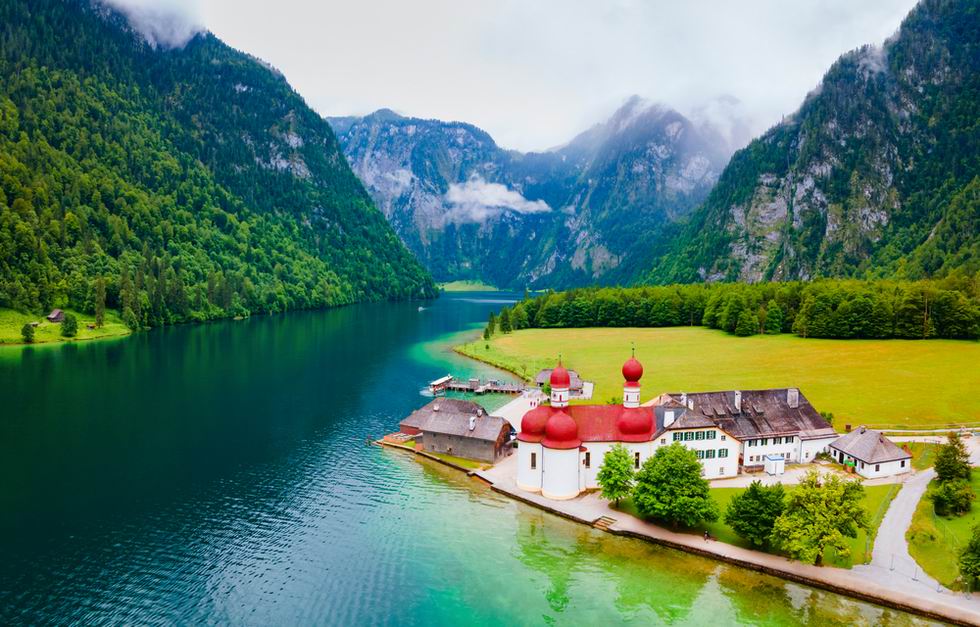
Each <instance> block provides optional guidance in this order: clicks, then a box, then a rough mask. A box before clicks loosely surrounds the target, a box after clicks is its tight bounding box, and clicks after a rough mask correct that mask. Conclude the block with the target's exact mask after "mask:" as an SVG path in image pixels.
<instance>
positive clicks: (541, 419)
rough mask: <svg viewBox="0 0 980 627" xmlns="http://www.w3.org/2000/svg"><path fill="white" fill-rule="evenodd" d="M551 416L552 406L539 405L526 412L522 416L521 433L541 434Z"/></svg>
mask: <svg viewBox="0 0 980 627" xmlns="http://www.w3.org/2000/svg"><path fill="white" fill-rule="evenodd" d="M550 416H551V408H549V407H546V406H544V405H539V406H538V407H535V408H534V409H532V410H531V411H529V412H527V413H526V414H524V417H523V418H521V435H529V436H541V435H543V434H544V427H545V424H546V423H547V422H548V418H549V417H550Z"/></svg>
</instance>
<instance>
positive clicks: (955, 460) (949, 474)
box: [933, 431, 970, 482]
mask: <svg viewBox="0 0 980 627" xmlns="http://www.w3.org/2000/svg"><path fill="white" fill-rule="evenodd" d="M933 467H934V468H935V469H936V477H937V478H938V479H939V481H940V482H946V481H956V480H957V479H967V480H968V479H969V478H970V454H969V453H967V452H966V445H964V444H963V440H962V439H961V438H960V434H959V433H957V432H955V431H953V432H950V434H949V436H948V437H947V438H946V444H943V445H942V446H940V447H939V450H938V451H937V452H936V461H935V462H934V463H933Z"/></svg>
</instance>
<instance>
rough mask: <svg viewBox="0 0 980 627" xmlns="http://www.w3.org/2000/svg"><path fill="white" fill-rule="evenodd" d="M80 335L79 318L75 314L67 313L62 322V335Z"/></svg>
mask: <svg viewBox="0 0 980 627" xmlns="http://www.w3.org/2000/svg"><path fill="white" fill-rule="evenodd" d="M76 335H78V318H76V317H75V315H74V314H70V313H66V314H65V319H64V320H62V322H61V336H62V337H75V336H76Z"/></svg>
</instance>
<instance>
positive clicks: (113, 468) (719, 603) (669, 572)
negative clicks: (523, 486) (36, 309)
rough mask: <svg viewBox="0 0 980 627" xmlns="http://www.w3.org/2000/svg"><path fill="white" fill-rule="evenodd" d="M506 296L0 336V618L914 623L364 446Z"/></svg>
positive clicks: (471, 368) (417, 396)
mask: <svg viewBox="0 0 980 627" xmlns="http://www.w3.org/2000/svg"><path fill="white" fill-rule="evenodd" d="M513 298H515V297H514V295H508V294H501V293H457V294H447V295H445V296H443V297H442V298H440V299H439V300H437V301H433V302H427V303H423V306H424V310H422V311H419V309H418V308H419V303H394V304H392V303H386V304H373V305H359V306H354V307H348V308H343V309H336V310H331V311H321V312H299V313H290V314H287V315H280V316H266V317H257V318H252V319H248V320H243V321H228V322H220V323H214V324H208V325H196V326H182V327H175V328H168V329H160V330H155V331H152V332H147V333H140V334H136V335H134V336H131V337H128V338H124V339H119V340H107V341H100V342H88V343H77V344H69V345H54V346H35V347H27V348H21V347H4V348H0V398H3V407H2V409H0V477H2V484H0V623H2V624H68V623H78V624H106V623H112V624H119V623H140V624H175V623H176V624H190V623H221V624H255V625H268V624H280V625H298V624H304V625H305V624H324V625H327V624H340V625H354V624H356V625H366V624H367V625H369V624H399V625H402V624H403V625H428V624H439V623H451V624H454V625H469V624H473V625H489V624H531V625H535V624H555V623H557V624H588V623H592V624H600V623H601V624H608V623H613V624H617V623H625V622H634V623H640V624H672V625H718V626H721V625H729V624H755V625H759V624H761V625H796V624H809V625H826V624H847V625H862V624H879V623H887V624H889V625H912V624H915V625H918V624H928V622H927V621H923V620H920V619H917V618H914V617H912V616H909V615H907V614H903V613H901V612H896V611H892V610H886V609H883V608H879V607H877V606H874V605H870V604H867V603H861V602H858V601H854V600H851V599H848V598H845V597H841V596H838V595H835V594H831V593H827V592H821V591H818V590H814V589H811V588H807V587H805V586H800V585H796V584H791V583H787V582H784V581H782V580H780V579H776V578H772V577H767V576H763V575H760V574H757V573H754V572H749V571H745V570H742V569H739V568H735V567H731V566H727V565H724V564H721V563H718V562H714V561H711V560H707V559H703V558H699V557H695V556H692V555H688V554H685V553H681V552H677V551H673V550H670V549H666V548H662V547H658V546H655V545H651V544H647V543H644V542H641V541H638V540H631V539H625V538H618V537H614V536H611V535H609V534H606V533H602V532H599V531H596V530H593V529H591V528H588V527H585V526H582V525H578V524H575V523H572V522H569V521H566V520H563V519H560V518H557V517H554V516H551V515H549V514H545V513H543V512H541V511H539V510H536V509H533V508H530V507H527V506H524V505H522V504H519V503H516V502H514V501H511V500H510V499H507V498H504V497H502V496H500V495H498V494H496V493H494V492H492V491H490V490H489V489H487V488H486V487H485V486H483V485H482V484H481V483H479V482H477V481H475V480H471V479H468V478H466V477H465V476H463V475H462V474H460V473H457V472H456V471H454V470H451V469H448V468H446V467H444V466H441V465H439V464H434V463H431V462H428V461H421V460H419V459H416V458H415V457H414V456H411V455H410V454H406V453H402V452H399V451H391V450H387V449H380V448H378V447H374V446H367V445H366V438H369V437H378V436H380V435H382V434H384V433H387V432H391V431H394V430H396V429H397V425H398V422H399V420H400V419H401V418H403V417H404V416H405V415H406V414H408V413H409V412H410V411H411V410H413V409H415V408H417V407H419V406H421V405H422V404H424V403H425V402H426V400H427V399H426V398H425V397H424V396H423V395H422V390H423V389H424V387H425V384H426V383H427V382H428V381H430V380H432V379H435V378H437V377H439V376H442V375H444V374H446V373H447V372H452V373H453V374H457V375H484V376H486V375H491V374H493V375H494V376H502V375H500V373H493V372H492V371H490V370H489V369H488V368H487V367H485V366H482V365H480V364H477V363H474V362H470V361H468V360H465V359H464V358H462V357H459V356H456V355H455V354H453V353H452V352H451V351H450V350H449V347H450V346H451V345H452V344H453V343H454V342H457V341H459V338H460V337H461V335H460V334H461V333H462V332H466V333H472V332H476V331H475V329H477V328H478V326H479V325H481V323H482V322H483V321H484V320H485V319H486V317H487V315H488V314H489V312H490V311H492V310H499V309H500V307H501V305H502V303H504V302H507V301H508V300H512V299H513ZM499 403H500V399H491V401H490V405H491V407H493V406H495V405H499Z"/></svg>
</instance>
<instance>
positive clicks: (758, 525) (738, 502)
mask: <svg viewBox="0 0 980 627" xmlns="http://www.w3.org/2000/svg"><path fill="white" fill-rule="evenodd" d="M785 499H786V492H785V490H784V489H783V485H782V484H781V483H776V484H773V485H771V486H765V485H762V483H761V482H760V481H753V482H752V483H750V484H749V487H748V489H747V490H746V491H745V492H742V493H740V494H736V495H735V496H733V497H732V500H731V501H730V502H729V503H728V509H727V510H725V524H726V525H728V526H729V527H731V528H732V529H734V530H735V533H737V534H738V535H740V536H741V537H743V538H745V539H746V540H748V541H749V542H751V543H752V544H754V545H755V546H766V545H767V544H769V536H770V535H772V528H773V525H774V524H775V523H776V519H777V518H779V516H780V515H781V514H782V513H783V508H784V507H785V503H784V501H785Z"/></svg>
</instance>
